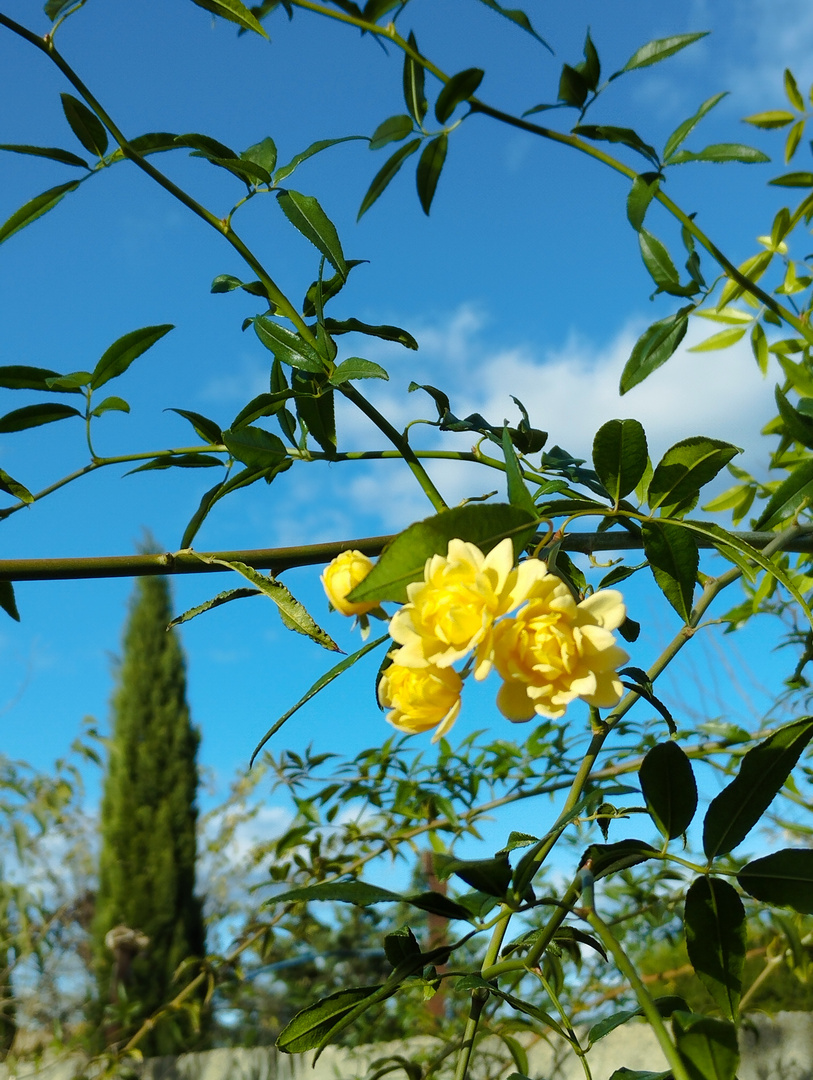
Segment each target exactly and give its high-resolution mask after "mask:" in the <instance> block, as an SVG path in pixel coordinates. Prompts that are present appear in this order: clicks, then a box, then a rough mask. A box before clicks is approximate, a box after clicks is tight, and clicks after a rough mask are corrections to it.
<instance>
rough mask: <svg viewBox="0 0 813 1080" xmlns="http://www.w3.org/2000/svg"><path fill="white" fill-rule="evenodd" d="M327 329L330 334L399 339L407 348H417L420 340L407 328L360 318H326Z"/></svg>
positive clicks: (385, 339) (400, 343)
mask: <svg viewBox="0 0 813 1080" xmlns="http://www.w3.org/2000/svg"><path fill="white" fill-rule="evenodd" d="M325 330H327V332H328V333H329V334H353V333H356V334H366V335H367V336H368V337H377V338H381V339H382V341H397V342H398V344H399V345H403V346H404V348H405V349H417V348H418V342H417V341H416V340H415V338H414V337H413V336H412V334H410V333H409V331H407V330H402V329H401V327H400V326H390V325H388V324H387V323H384V324H382V325H381V326H373V325H372V324H371V323H365V322H361V320H360V319H325Z"/></svg>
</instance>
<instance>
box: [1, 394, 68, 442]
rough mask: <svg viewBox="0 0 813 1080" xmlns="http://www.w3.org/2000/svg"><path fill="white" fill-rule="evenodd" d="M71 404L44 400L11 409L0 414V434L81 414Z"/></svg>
mask: <svg viewBox="0 0 813 1080" xmlns="http://www.w3.org/2000/svg"><path fill="white" fill-rule="evenodd" d="M81 415H82V414H81V413H80V412H79V410H78V409H74V408H73V406H72V405H63V404H62V403H61V402H58V401H46V402H44V403H43V404H42V405H25V406H24V407H23V408H22V409H13V410H12V411H11V412H9V413H6V415H5V416H0V434H3V435H6V434H8V433H9V432H12V431H25V430H26V429H27V428H32V427H40V426H41V425H42V424H53V423H54V422H55V421H56V420H67V418H68V417H69V416H81Z"/></svg>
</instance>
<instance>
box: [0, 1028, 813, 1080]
mask: <svg viewBox="0 0 813 1080" xmlns="http://www.w3.org/2000/svg"><path fill="white" fill-rule="evenodd" d="M482 1046H483V1050H484V1053H483V1054H482V1056H478V1055H475V1058H474V1061H473V1069H472V1078H473V1080H501V1078H506V1077H508V1076H509V1075H510V1074H511V1073H512V1072H515V1071H516V1070H515V1067H514V1065H513V1063H512V1062H511V1061H510V1059H509V1057H508V1054H507V1051H506V1050H505V1048H504V1047H503V1046H502V1044H501V1043H500V1042H499V1040H487V1041H486V1042H484V1043H483V1044H482ZM442 1048H443V1047H442V1044H441V1043H439V1042H438V1041H437V1040H433V1039H428V1038H427V1039H415V1040H411V1041H409V1042H407V1043H376V1044H375V1045H372V1046H365V1047H359V1048H357V1049H355V1050H343V1049H338V1048H333V1047H331V1048H328V1049H327V1050H325V1051H324V1053H323V1054H322V1055H321V1056H320V1058H319V1060H318V1061H317V1062H316V1063H315V1065H314V1061H313V1057H314V1055H313V1054H312V1053H308V1054H296V1055H290V1054H280V1053H278V1052H277V1051H276V1050H275V1049H274V1048H273V1047H258V1048H254V1049H228V1050H209V1051H208V1052H206V1053H202V1054H184V1055H182V1056H181V1057H177V1058H169V1057H167V1058H149V1059H147V1060H146V1061H144V1062H143V1063H142V1064H140V1065H137V1066H136V1067H135V1069H129V1068H128V1070H127V1071H128V1073H130V1074H132V1072H137V1073H138V1075H139V1077H140V1080H362V1078H363V1077H365V1076H366V1075H367V1073H368V1070H369V1069H370V1066H371V1065H372V1063H373V1062H377V1061H379V1060H380V1059H382V1058H385V1057H388V1056H391V1055H398V1054H400V1055H404V1056H406V1057H412V1056H414V1055H416V1054H418V1055H421V1057H423V1058H425V1059H429V1058H431V1057H434V1056H435V1055H436V1054H438V1053H439V1051H440V1050H442ZM527 1049H528V1061H529V1069H528V1074H529V1077H530V1078H531V1080H584V1071H583V1069H582V1067H581V1065H580V1064H579V1062H578V1060H577V1059H576V1058H575V1056H574V1055H573V1053H572V1052H571V1051H569V1049H568V1048H567V1046H566V1045H564V1044H563V1043H562V1042H561V1040H558V1039H552V1040H551V1041H550V1042H541V1041H540V1042H538V1043H535V1044H533V1045H529V1046H528V1048H527ZM740 1052H741V1063H740V1067H739V1069H738V1072H737V1077H738V1080H813V1014H810V1013H792V1012H784V1013H779V1014H778V1015H776V1016H775V1017H771V1018H769V1017H754V1018H749V1020H748V1022H747V1023H746V1024H745V1025H744V1026H743V1030H742V1032H741V1035H740ZM588 1061H589V1064H590V1068H591V1070H592V1073H593V1077H594V1080H609V1078H610V1076H612V1074H613V1073H614V1072H615V1070H616V1069H619V1068H621V1067H622V1066H626V1067H627V1068H628V1069H633V1070H642V1071H643V1070H648V1071H650V1072H653V1073H658V1072H662V1071H664V1070H665V1069H666V1067H667V1066H666V1062H665V1060H664V1057H663V1054H662V1053H661V1050H660V1048H659V1047H658V1045H657V1042H656V1041H655V1038H654V1036H653V1034H652V1032H651V1031H650V1030H649V1028H648V1027H647V1026H646V1025H645V1024H644V1023H643V1022H638V1021H631V1022H630V1023H628V1024H626V1025H624V1027H622V1028H618V1029H616V1030H615V1031H614V1032H612V1033H611V1034H610V1035H608V1036H607V1037H606V1038H604V1039H602V1040H601V1041H600V1042H598V1043H596V1044H595V1046H594V1047H593V1048H592V1049H591V1050H590V1053H589V1055H588ZM451 1062H453V1058H450V1063H451ZM85 1066H86V1063H85V1062H84V1061H82V1060H81V1059H77V1058H72V1059H60V1060H55V1061H52V1062H42V1063H40V1064H38V1065H37V1066H33V1065H32V1064H31V1063H22V1064H20V1065H19V1067H17V1068H16V1069H13V1070H9V1069H8V1068H7V1067H5V1066H0V1080H26V1078H29V1077H30V1078H31V1080H34V1078H35V1077H36V1080H73V1078H74V1077H76V1076H80V1075H86V1074H85V1073H84V1069H85ZM447 1073H448V1070H447ZM439 1075H444V1074H442V1073H441V1074H439ZM387 1077H388V1078H389V1077H392V1078H395V1080H402V1078H405V1074H404V1072H403V1071H401V1070H397V1071H394V1072H388V1073H387Z"/></svg>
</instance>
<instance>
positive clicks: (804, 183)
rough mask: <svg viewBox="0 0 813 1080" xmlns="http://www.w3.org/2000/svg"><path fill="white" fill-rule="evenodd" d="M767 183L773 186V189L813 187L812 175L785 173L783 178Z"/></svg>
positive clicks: (806, 173)
mask: <svg viewBox="0 0 813 1080" xmlns="http://www.w3.org/2000/svg"><path fill="white" fill-rule="evenodd" d="M768 183H769V184H773V185H774V186H775V187H804V188H808V187H813V173H809V172H792V173H785V175H784V176H777V177H776V178H775V179H773V180H769V181H768Z"/></svg>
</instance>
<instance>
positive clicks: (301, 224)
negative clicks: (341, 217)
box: [277, 190, 347, 278]
mask: <svg viewBox="0 0 813 1080" xmlns="http://www.w3.org/2000/svg"><path fill="white" fill-rule="evenodd" d="M277 202H278V203H279V205H280V207H281V209H282V212H283V213H284V214H285V216H286V217H287V218H288V220H289V221H290V222H291V224H292V225H293V226H294V228H296V229H298V230H299V232H301V233H302V235H303V236H304V237H305V238H306V239H307V240H310V242H311V243H312V244H313V246H314V247H315V248H316V249H317V251H319V252H321V254H322V255H324V257H325V258H326V259H327V261H328V262H329V263H330V264H331V266H332V267H333V268H334V270H335V271H336V272H337V273H338V274H341V275H342V276H343V277H345V278H346V277H347V266H346V264H345V261H344V253H343V252H342V245H341V242H340V240H339V234H338V233H337V232H336V226H335V225H334V224H333V222H332V221H331V220H330V218H329V217H328V216H327V214H326V213H325V212H324V210H323V209H322V207H321V206H320V205H319V202H318V201H317V200H316V199H315V198H314V197H313V196H312V195H301V194H300V193H299V192H298V191H290V190H289V191H281V192H280V193H279V195H278V196H277Z"/></svg>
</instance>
